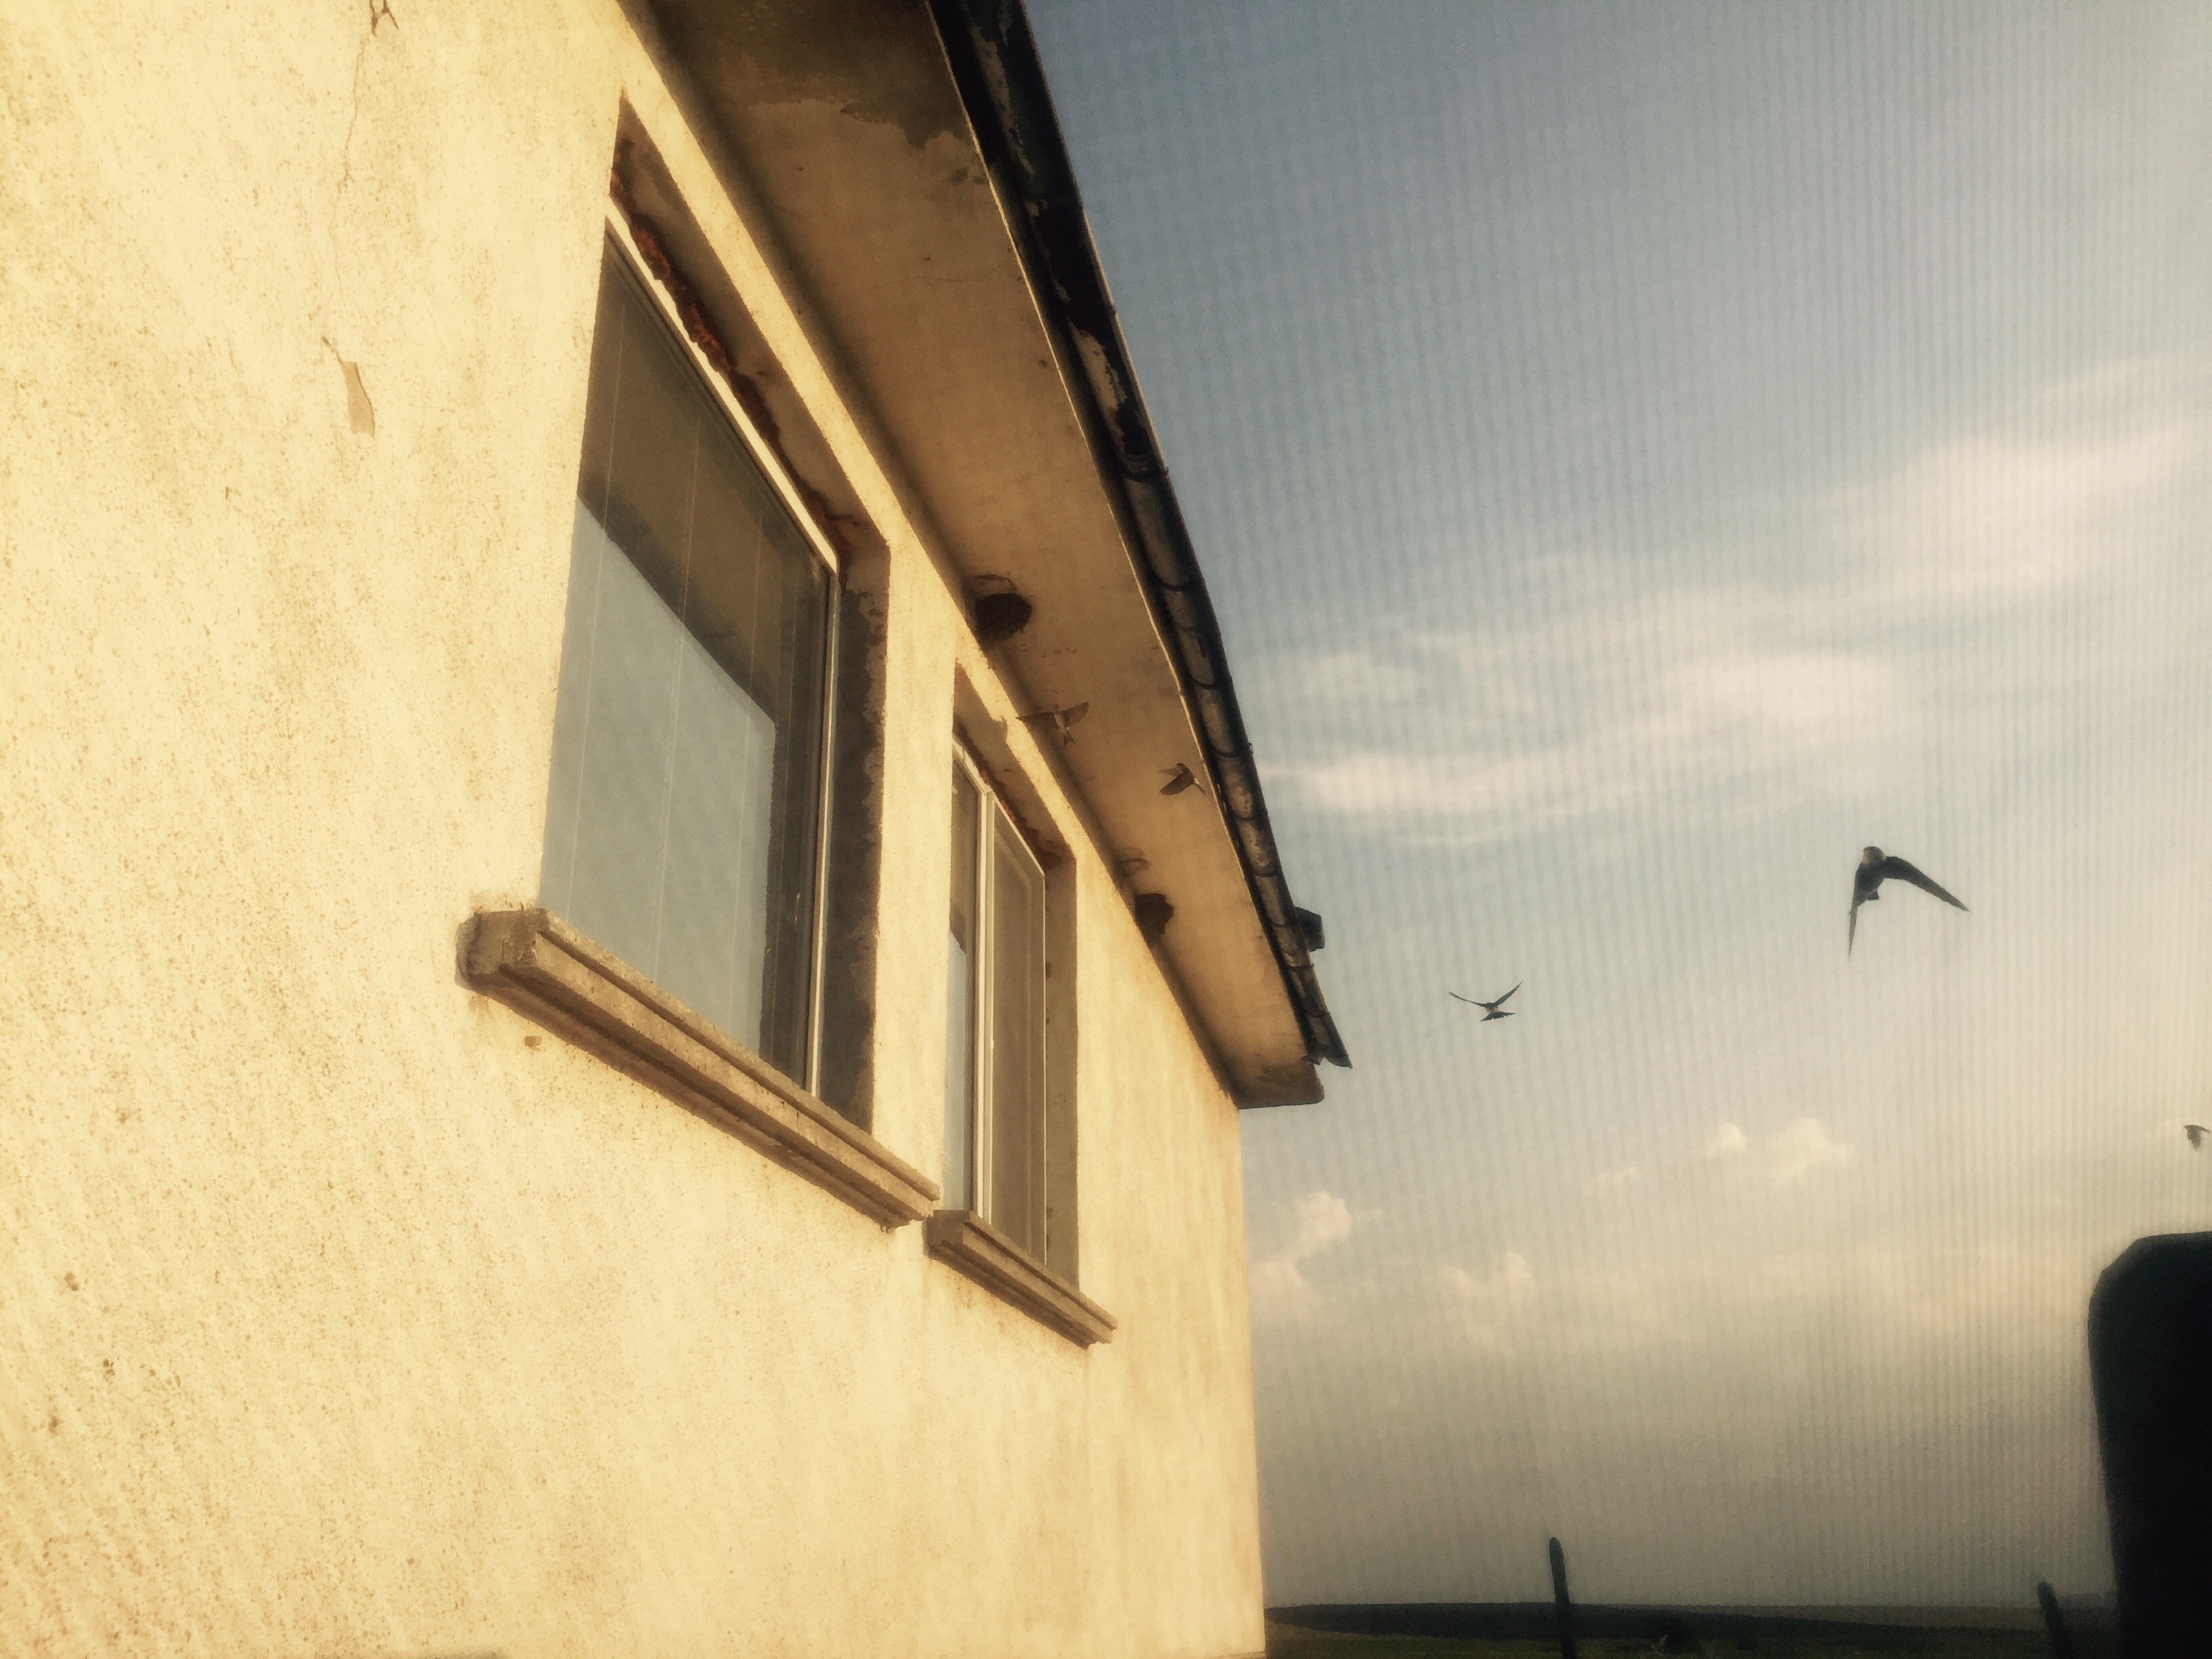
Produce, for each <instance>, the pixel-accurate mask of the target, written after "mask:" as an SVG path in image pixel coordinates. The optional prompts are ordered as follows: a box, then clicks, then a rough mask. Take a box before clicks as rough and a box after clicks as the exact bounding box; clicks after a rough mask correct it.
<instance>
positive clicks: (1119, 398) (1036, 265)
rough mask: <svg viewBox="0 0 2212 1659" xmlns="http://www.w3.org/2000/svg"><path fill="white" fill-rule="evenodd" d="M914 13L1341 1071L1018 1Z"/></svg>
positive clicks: (1244, 843) (1324, 1046)
mask: <svg viewBox="0 0 2212 1659" xmlns="http://www.w3.org/2000/svg"><path fill="white" fill-rule="evenodd" d="M929 9H930V12H931V15H932V16H933V18H934V20H935V21H936V24H937V33H938V39H939V41H940V42H941V43H942V44H943V46H944V47H945V59H946V61H947V62H948V63H949V64H951V69H952V78H953V82H954V83H955V84H956V85H957V87H958V88H959V89H960V101H961V103H962V104H963V106H965V107H966V110H967V112H968V119H969V123H970V124H971V125H973V126H974V128H975V140H976V143H977V144H978V145H979V146H980V147H981V150H982V152H983V159H984V161H985V163H986V164H987V166H988V167H989V168H990V170H991V175H992V183H993V185H994V186H995V187H996V189H997V190H998V191H999V192H1000V197H1001V199H1002V200H1003V201H1004V202H1005V204H1006V208H1007V210H1008V211H1007V213H1006V222H1007V224H1008V226H1009V228H1012V231H1013V233H1014V234H1015V236H1016V238H1017V239H1018V241H1019V243H1020V245H1021V250H1022V254H1023V258H1024V263H1025V264H1027V265H1028V266H1029V268H1030V289H1031V291H1032V292H1034V293H1035V294H1036V299H1037V305H1038V308H1039V309H1040V311H1042V313H1044V316H1045V319H1046V322H1047V324H1048V326H1050V327H1051V328H1053V329H1054V331H1056V332H1058V333H1059V334H1060V336H1061V340H1062V345H1063V349H1064V351H1065V356H1066V362H1068V363H1070V364H1071V365H1073V368H1074V369H1075V370H1076V374H1075V377H1074V380H1073V384H1072V385H1071V386H1070V387H1069V390H1070V391H1071V392H1074V393H1075V394H1076V397H1077V400H1078V401H1079V403H1087V404H1089V405H1090V406H1089V408H1088V409H1086V410H1084V411H1083V413H1084V415H1085V425H1086V426H1087V427H1088V428H1090V433H1091V444H1092V447H1093V449H1094V450H1095V451H1096V453H1097V458H1098V461H1099V469H1100V471H1101V473H1102V474H1103V475H1105V482H1106V483H1107V484H1108V486H1109V489H1113V490H1115V491H1116V492H1117V493H1118V494H1119V495H1121V507H1122V509H1123V523H1124V525H1125V526H1126V528H1127V532H1128V535H1129V538H1130V541H1131V543H1132V544H1133V545H1132V547H1131V551H1132V552H1133V554H1134V555H1135V559H1134V563H1135V566H1136V571H1137V576H1138V579H1139V581H1141V582H1142V583H1143V585H1144V589H1145V597H1146V599H1148V600H1149V601H1150V602H1151V604H1152V614H1153V616H1154V617H1156V618H1157V619H1158V623H1159V625H1160V632H1161V635H1162V636H1163V637H1164V639H1165V641H1167V645H1168V655H1169V657H1170V659H1172V660H1173V662H1174V664H1175V670H1176V678H1177V679H1178V680H1180V681H1181V682H1182V691H1183V696H1184V698H1185V699H1186V700H1187V701H1188V703H1189V705H1190V708H1191V713H1192V714H1193V715H1194V717H1195V719H1196V721H1197V725H1198V730H1199V735H1200V738H1201V739H1202V742H1201V743H1200V747H1201V748H1202V749H1203V750H1205V753H1206V770H1207V771H1209V772H1210V773H1212V775H1213V786H1214V787H1213V793H1214V799H1216V800H1218V801H1219V802H1220V804H1221V809H1222V811H1223V814H1224V816H1225V817H1226V819H1227V822H1228V825H1229V838H1230V840H1231V842H1234V843H1235V844H1236V848H1237V860H1238V861H1239V862H1240V863H1242V864H1243V866H1244V880H1245V884H1246V885H1247V886H1248V887H1249V888H1250V890H1251V893H1252V901H1253V902H1254V904H1255V905H1256V906H1257V907H1258V908H1259V911H1260V918H1261V922H1262V923H1263V924H1264V926H1265V931H1266V933H1267V942H1268V944H1269V945H1271V946H1272V947H1273V951H1274V955H1275V965H1276V966H1277V967H1278V968H1279V969H1281V971H1282V975H1283V985H1284V988H1285V990H1286V991H1287V992H1288V993H1289V995H1290V1001H1291V1011H1292V1012H1293V1013H1295V1014H1296V1016H1297V1022H1298V1028H1299V1030H1301V1032H1303V1033H1304V1037H1305V1045H1306V1058H1307V1059H1308V1060H1327V1061H1328V1062H1329V1064H1331V1065H1332V1066H1349V1065H1351V1064H1352V1060H1351V1057H1350V1056H1349V1055H1348V1054H1346V1052H1345V1048H1344V1039H1343V1038H1342V1037H1341V1036H1339V1035H1338V1034H1337V1030H1336V1022H1335V1021H1334V1019H1333V1018H1330V1016H1329V1012H1328V1000H1327V999H1326V998H1324V997H1323V996H1322V989H1321V977H1320V975H1317V974H1316V972H1315V971H1314V965H1313V957H1312V953H1311V951H1310V949H1309V948H1308V946H1307V945H1306V942H1305V939H1304V933H1303V930H1302V929H1301V928H1300V927H1299V926H1298V919H1297V906H1296V905H1294V904H1293V903H1291V890H1290V884H1289V883H1288V882H1287V881H1285V879H1284V877H1283V863H1282V856H1281V854H1280V852H1279V849H1278V848H1277V847H1276V845H1275V832H1274V829H1273V827H1272V826H1271V825H1270V824H1269V823H1268V822H1267V799H1266V797H1265V796H1263V795H1262V794H1261V791H1260V771H1259V768H1258V767H1257V766H1255V764H1254V763H1253V760H1252V744H1251V740H1250V738H1248V737H1247V736H1246V735H1245V731H1244V717H1243V714H1241V713H1240V712H1239V711H1238V709H1237V689H1236V687H1235V686H1234V685H1233V684H1231V682H1230V678H1229V665H1228V661H1227V659H1226V656H1225V653H1224V651H1223V648H1222V640H1221V625H1220V623H1219V622H1218V620H1217V619H1216V618H1215V617H1214V614H1213V602H1212V599H1209V598H1208V597H1207V595H1206V579H1205V577H1204V576H1203V575H1201V574H1200V572H1199V568H1198V560H1197V556H1196V554H1195V553H1194V551H1193V550H1192V548H1191V544H1190V532H1189V531H1188V528H1187V527H1186V526H1184V524H1183V519H1182V507H1180V506H1179V505H1178V504H1177V503H1176V496H1175V490H1174V489H1173V488H1172V487H1171V486H1170V484H1169V483H1168V471H1167V466H1166V465H1165V463H1164V462H1163V461H1162V460H1161V459H1160V451H1159V443H1158V439H1157V438H1156V437H1155V436H1154V435H1153V433H1152V416H1150V415H1149V414H1147V413H1146V410H1145V400H1144V397H1143V394H1142V393H1141V392H1139V391H1138V389H1137V375H1136V370H1135V368H1134V367H1133V365H1132V364H1131V362H1130V360H1129V348H1128V343H1127V341H1125V340H1124V339H1123V338H1122V337H1121V323H1120V321H1119V320H1118V319H1116V318H1115V314H1114V302H1113V300H1112V298H1111V297H1110V295H1109V293H1108V290H1107V287H1106V277H1105V274H1104V272H1103V271H1102V270H1100V268H1099V264H1098V250H1097V246H1095V245H1094V244H1093V243H1092V241H1091V223H1090V221H1089V219H1088V218H1086V217H1085V214H1084V211H1083V198H1082V196H1081V194H1080V193H1079V191H1077V189H1076V187H1075V168H1074V166H1073V163H1072V162H1071V161H1069V160H1068V156H1067V148H1066V143H1065V142H1064V141H1063V140H1062V138H1061V137H1060V120H1059V118H1058V117H1057V116H1056V115H1055V114H1054V112H1053V107H1052V94H1051V91H1050V89H1049V88H1048V87H1047V86H1046V84H1045V76H1044V65H1043V63H1042V60H1041V59H1040V58H1038V56H1037V49H1036V40H1035V39H1034V38H1033V37H1032V35H1031V34H1030V24H1029V17H1028V15H1027V14H1026V13H1025V12H1024V9H1023V8H1022V6H1021V5H1020V3H1019V0H929Z"/></svg>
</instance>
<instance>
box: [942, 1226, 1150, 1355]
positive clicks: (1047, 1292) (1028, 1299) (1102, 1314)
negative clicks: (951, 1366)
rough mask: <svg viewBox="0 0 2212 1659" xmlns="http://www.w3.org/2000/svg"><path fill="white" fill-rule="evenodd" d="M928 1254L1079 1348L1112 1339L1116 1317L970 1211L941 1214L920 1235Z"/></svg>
mask: <svg viewBox="0 0 2212 1659" xmlns="http://www.w3.org/2000/svg"><path fill="white" fill-rule="evenodd" d="M923 1237H924V1238H925V1239H927V1242H928V1245H929V1253H930V1254H931V1255H933V1256H935V1257H937V1258H938V1259H939V1261H945V1262H947V1263H949V1264H951V1266H952V1267H956V1268H957V1269H958V1270H959V1271H960V1272H962V1273H965V1274H966V1275H967V1276H968V1277H969V1278H970V1279H974V1280H975V1282H976V1283H977V1284H978V1285H981V1286H982V1287H983V1288H984V1289H985V1290H987V1291H990V1292H991V1293H992V1294H993V1295H994V1296H996V1297H1000V1298H1002V1299H1004V1300H1006V1301H1007V1302H1011V1303H1012V1304H1014V1306H1016V1307H1017V1308H1019V1309H1020V1310H1022V1311H1023V1312H1024V1313H1025V1314H1027V1315H1029V1316H1030V1317H1031V1318H1032V1319H1035V1320H1036V1321H1038V1322H1040V1323H1042V1324H1046V1325H1049V1326H1051V1327H1052V1328H1053V1329H1054V1330H1055V1331H1058V1332H1059V1333H1060V1334H1061V1335H1062V1336H1064V1337H1066V1339H1067V1340H1069V1341H1071V1342H1073V1343H1076V1344H1078V1345H1079V1346H1082V1347H1085V1348H1087V1347H1089V1346H1091V1344H1092V1343H1094V1342H1110V1341H1112V1340H1113V1338H1114V1316H1113V1315H1111V1314H1109V1313H1108V1312H1107V1311H1106V1310H1105V1309H1103V1308H1102V1307H1100V1306H1099V1305H1098V1304H1097V1303H1096V1302H1093V1301H1092V1300H1091V1298H1090V1297H1087V1296H1085V1295H1084V1294H1083V1292H1082V1291H1079V1290H1077V1289H1076V1288H1075V1286H1074V1285H1071V1284H1069V1283H1068V1282H1067V1281H1066V1279H1062V1278H1061V1277H1060V1275H1059V1274H1058V1273H1054V1272H1053V1271H1052V1270H1051V1269H1050V1268H1048V1267H1045V1266H1043V1265H1042V1263H1041V1262H1039V1261H1036V1259H1035V1258H1034V1257H1033V1256H1031V1255H1030V1254H1029V1253H1028V1252H1027V1251H1025V1250H1024V1249H1021V1247H1020V1246H1018V1245H1017V1244H1016V1243H1014V1242H1013V1241H1012V1239H1010V1238H1008V1237H1006V1235H1005V1234H1004V1233H1002V1232H1000V1231H999V1230H998V1229H997V1228H996V1227H994V1226H993V1225H991V1224H990V1223H989V1222H987V1221H986V1220H984V1219H983V1218H981V1216H979V1215H977V1214H976V1213H975V1212H974V1211H973V1210H939V1211H938V1212H936V1214H934V1215H933V1216H931V1217H930V1218H929V1225H928V1226H927V1228H926V1229H924V1231H923Z"/></svg>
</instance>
